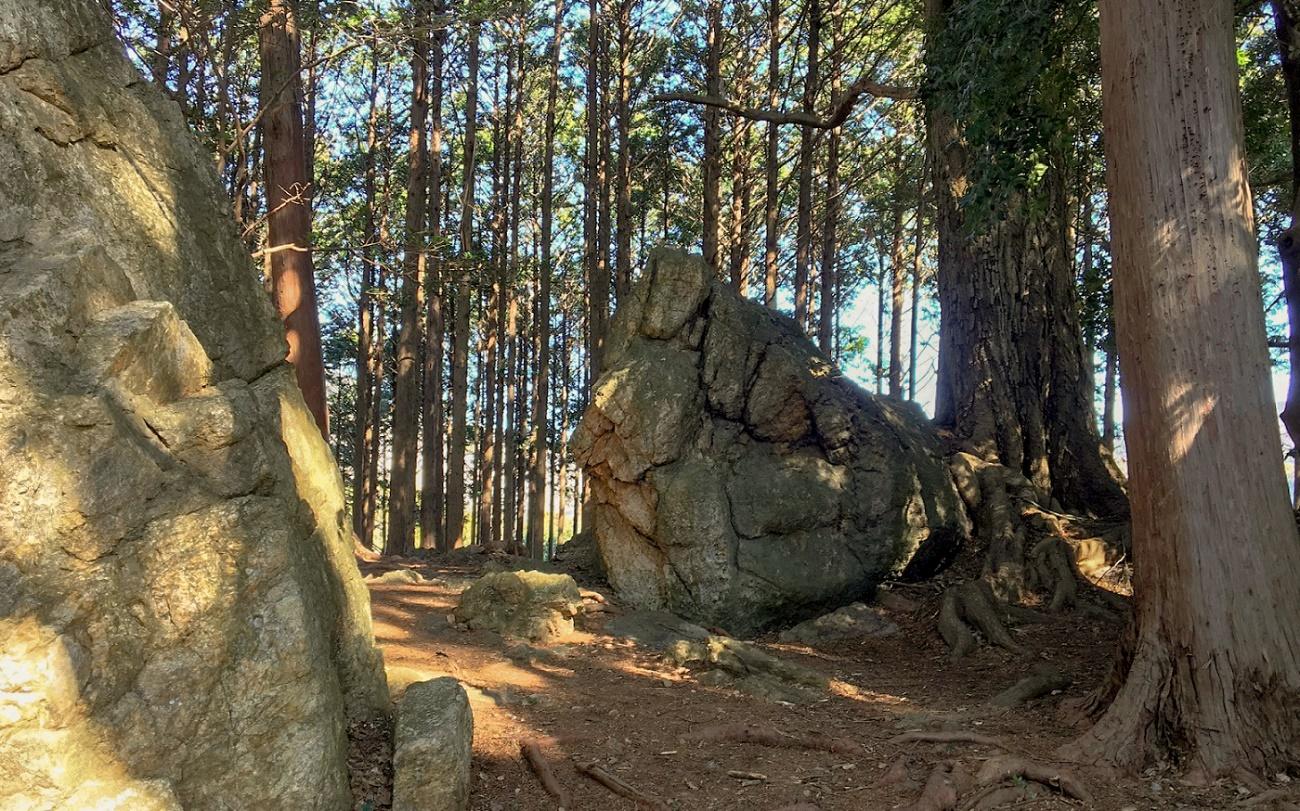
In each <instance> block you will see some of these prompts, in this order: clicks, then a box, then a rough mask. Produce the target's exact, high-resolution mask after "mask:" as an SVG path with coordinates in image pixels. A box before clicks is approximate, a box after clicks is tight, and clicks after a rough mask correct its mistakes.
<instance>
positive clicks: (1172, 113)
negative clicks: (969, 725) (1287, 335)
mask: <svg viewBox="0 0 1300 811" xmlns="http://www.w3.org/2000/svg"><path fill="white" fill-rule="evenodd" d="M1101 32H1102V48H1101V54H1102V80H1103V107H1104V122H1105V132H1106V139H1105V140H1106V156H1107V164H1108V167H1107V168H1108V182H1109V186H1110V194H1111V209H1110V213H1111V229H1112V245H1113V249H1114V258H1115V266H1114V282H1113V284H1114V291H1115V293H1114V297H1115V316H1116V327H1117V330H1118V336H1119V345H1120V355H1121V357H1122V358H1123V361H1124V383H1125V386H1124V408H1125V419H1126V429H1127V430H1126V432H1125V436H1126V438H1127V443H1128V453H1129V457H1128V458H1129V474H1130V485H1131V493H1132V504H1133V537H1134V550H1133V552H1134V559H1135V561H1136V564H1137V576H1136V580H1135V583H1134V595H1135V598H1136V602H1137V606H1136V614H1137V623H1138V626H1137V627H1138V631H1137V647H1136V649H1135V652H1134V655H1133V660H1132V665H1131V667H1130V669H1129V672H1128V677H1127V679H1126V681H1125V682H1124V686H1123V687H1122V688H1121V689H1120V691H1119V693H1118V694H1117V696H1116V697H1115V700H1114V702H1113V703H1112V705H1111V706H1110V708H1109V709H1108V710H1107V712H1106V714H1105V715H1104V716H1103V717H1102V718H1101V720H1100V721H1099V722H1098V724H1097V725H1096V726H1095V727H1094V728H1093V729H1092V730H1091V731H1090V732H1089V733H1087V734H1086V735H1085V736H1084V737H1083V738H1082V739H1081V740H1080V741H1078V742H1077V743H1076V744H1075V745H1074V747H1073V753H1074V754H1076V755H1082V756H1085V757H1087V758H1089V759H1093V760H1098V761H1103V762H1107V763H1112V764H1117V765H1120V766H1126V767H1140V766H1141V765H1142V764H1143V763H1145V762H1146V761H1148V760H1151V759H1154V758H1155V757H1156V756H1163V755H1165V754H1168V753H1171V752H1173V753H1178V754H1181V755H1184V756H1186V757H1187V758H1188V765H1189V767H1190V769H1191V772H1192V775H1193V776H1194V777H1198V778H1202V779H1209V778H1213V777H1216V776H1219V775H1224V774H1228V773H1231V772H1233V771H1235V770H1237V769H1241V768H1244V769H1247V770H1250V771H1253V772H1255V773H1257V774H1263V775H1272V774H1275V773H1276V772H1277V771H1278V770H1282V769H1293V768H1295V767H1296V765H1297V764H1300V717H1298V716H1297V714H1296V710H1295V708H1296V707H1297V706H1300V632H1298V630H1297V629H1300V588H1297V587H1296V586H1297V583H1300V541H1298V540H1297V536H1296V526H1295V521H1294V518H1293V516H1292V514H1291V509H1290V503H1289V501H1288V498H1287V492H1286V480H1285V476H1284V473H1283V470H1282V464H1281V459H1280V458H1279V456H1278V452H1277V432H1276V428H1275V427H1274V425H1275V423H1274V418H1273V398H1272V394H1271V386H1270V382H1269V379H1270V369H1269V360H1268V352H1267V349H1266V344H1265V332H1264V319H1263V311H1262V308H1261V306H1260V288H1259V278H1258V270H1257V255H1256V251H1257V248H1256V243H1255V236H1254V230H1253V227H1252V222H1251V202H1250V190H1249V188H1248V187H1247V184H1246V171H1245V164H1244V160H1243V152H1244V150H1243V145H1242V132H1241V108H1240V104H1239V99H1238V91H1237V75H1236V67H1235V42H1234V35H1233V24H1232V7H1231V5H1230V4H1226V3H1222V2H1218V1H1217V0H1149V1H1148V2H1146V3H1131V2H1128V0H1102V2H1101Z"/></svg>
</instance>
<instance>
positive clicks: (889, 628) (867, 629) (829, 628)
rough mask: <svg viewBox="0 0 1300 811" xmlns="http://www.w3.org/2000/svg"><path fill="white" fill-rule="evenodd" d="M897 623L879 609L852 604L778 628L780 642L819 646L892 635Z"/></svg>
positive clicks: (896, 630) (896, 628) (895, 630)
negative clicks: (790, 625) (793, 624)
mask: <svg viewBox="0 0 1300 811" xmlns="http://www.w3.org/2000/svg"><path fill="white" fill-rule="evenodd" d="M896 633H898V626H897V625H895V624H894V623H893V622H891V621H890V620H889V619H888V618H886V617H885V616H883V615H882V614H881V612H880V611H878V610H877V609H875V608H872V607H871V606H869V605H863V604H862V603H852V604H850V605H846V606H844V607H843V608H838V609H836V610H834V611H832V612H831V613H829V614H823V615H821V616H820V617H817V618H816V619H810V620H804V621H803V622H801V623H799V624H798V625H796V626H794V627H793V628H787V629H785V630H784V631H782V632H781V633H780V635H779V638H780V640H781V641H782V642H802V643H803V644H805V645H823V644H826V643H828V642H842V641H844V640H847V639H865V638H867V637H878V636H893V635H894V634H896Z"/></svg>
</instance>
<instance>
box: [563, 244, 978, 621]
mask: <svg viewBox="0 0 1300 811" xmlns="http://www.w3.org/2000/svg"><path fill="white" fill-rule="evenodd" d="M606 366H607V368H606V371H605V372H604V373H603V374H602V375H601V377H600V380H599V381H598V382H597V384H596V385H595V387H594V389H593V393H592V402H591V404H590V406H589V407H588V409H587V412H586V413H585V414H584V415H583V418H582V422H581V424H580V425H579V426H578V429H577V431H576V432H575V435H574V438H573V448H574V454H575V458H576V459H577V460H578V462H579V463H580V464H581V465H583V467H584V468H585V470H586V472H587V475H588V476H589V477H590V481H591V485H592V493H593V496H594V500H595V522H594V523H595V534H596V541H597V545H598V548H599V551H600V556H601V558H602V560H603V561H604V564H605V568H606V570H607V573H608V577H609V580H610V583H611V584H612V585H613V586H614V587H615V589H616V590H617V591H618V592H619V595H620V596H621V597H622V599H623V600H624V601H626V602H628V603H630V604H631V605H633V606H635V607H638V608H644V609H664V610H669V611H672V612H674V613H676V614H678V615H680V616H683V617H686V618H689V619H691V620H694V621H696V622H700V623H703V624H706V625H712V626H720V627H722V628H724V629H726V630H728V631H729V632H731V633H735V634H750V633H755V632H758V631H762V630H765V629H767V628H770V627H774V626H780V625H790V624H793V623H795V622H798V621H800V620H802V619H806V618H808V617H811V616H815V615H817V614H820V613H822V612H824V611H826V610H828V609H833V608H836V607H838V606H841V605H845V604H848V603H851V602H853V601H855V600H859V599H862V598H863V597H865V596H867V595H869V594H870V593H871V592H872V590H873V589H874V588H875V586H876V585H877V584H878V583H880V582H881V581H882V580H883V579H885V578H888V577H894V576H903V577H923V576H925V575H927V574H930V573H932V572H933V571H935V570H937V569H938V568H939V567H940V566H942V565H943V563H944V562H946V561H947V560H948V559H950V557H951V556H952V554H954V552H955V550H956V548H957V547H958V546H959V544H960V543H961V541H962V540H963V539H964V538H965V537H966V536H967V534H968V522H967V519H966V516H965V513H964V512H963V509H962V505H961V501H960V499H959V498H958V495H957V492H956V490H955V489H954V486H953V483H952V479H951V477H950V474H949V473H948V470H947V467H946V465H945V464H944V462H943V458H942V454H941V449H940V447H939V443H938V440H937V438H936V437H935V435H934V433H933V431H932V429H931V428H930V426H929V424H928V422H927V421H926V420H925V418H924V416H923V415H922V414H921V413H920V411H919V410H918V409H917V408H916V407H915V406H913V405H909V404H905V403H901V402H897V401H894V400H890V399H888V398H883V397H875V396H872V395H869V394H867V393H866V392H864V391H863V390H861V389H860V388H858V387H857V386H856V385H854V384H853V383H851V382H850V381H849V380H847V379H846V378H844V377H843V376H842V375H840V374H839V372H838V370H837V369H836V368H835V367H834V366H833V365H832V364H831V363H830V362H829V361H827V360H826V359H825V357H823V356H822V355H821V354H820V353H819V352H818V351H817V349H816V348H815V347H814V346H813V344H812V343H811V342H810V341H809V340H808V339H807V338H806V337H804V336H803V335H802V334H801V332H800V331H799V329H798V328H797V326H796V325H795V324H794V323H793V321H791V320H790V319H789V318H787V317H785V316H782V315H779V314H777V313H774V312H772V311H770V310H768V309H766V308H764V307H762V306H760V305H758V304H756V303H753V302H749V301H746V300H744V299H742V298H741V297H740V296H739V295H737V294H736V293H734V292H733V291H732V290H731V289H730V288H729V287H727V286H726V285H724V284H723V283H722V282H720V281H718V280H717V279H715V278H714V277H713V274H711V273H710V271H709V269H708V267H707V266H706V265H705V264H704V262H703V260H701V259H699V258H698V257H691V256H687V255H686V254H684V253H681V252H680V251H676V250H673V249H667V248H660V249H658V250H656V251H655V252H654V253H653V254H652V256H651V258H650V261H649V264H648V268H647V271H646V273H645V275H644V276H643V278H642V279H641V280H640V281H639V282H638V283H637V284H636V285H635V286H634V288H633V291H632V293H631V295H630V296H629V300H628V301H627V302H626V303H625V304H623V305H622V306H620V308H619V311H618V313H617V315H616V316H615V318H614V322H613V326H612V329H611V335H610V338H609V341H608V344H607V346H606Z"/></svg>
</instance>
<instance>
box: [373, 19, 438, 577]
mask: <svg viewBox="0 0 1300 811" xmlns="http://www.w3.org/2000/svg"><path fill="white" fill-rule="evenodd" d="M412 12H413V14H412V22H413V27H414V30H415V33H414V35H413V36H412V39H411V42H410V46H411V52H412V57H411V134H410V139H409V145H410V149H409V152H408V155H409V157H408V161H407V162H408V166H409V169H408V171H407V182H406V223H405V225H406V246H405V250H404V255H403V257H402V286H401V289H400V292H399V293H398V296H399V307H400V316H399V317H400V322H399V327H398V331H397V359H396V360H397V363H396V367H395V371H394V374H393V469H392V475H391V479H390V481H391V483H390V488H391V489H390V492H389V502H388V504H389V510H390V511H391V513H392V514H391V515H390V516H389V517H388V536H387V538H386V540H385V542H384V553H385V554H388V555H409V554H410V553H411V551H412V549H413V548H414V544H415V477H416V459H417V451H418V442H419V435H420V424H419V419H420V372H421V367H420V343H421V337H420V312H421V310H422V309H423V299H422V292H421V291H422V287H421V283H420V282H421V279H422V278H423V276H424V271H425V256H426V254H425V233H424V229H425V219H426V217H427V216H428V213H429V212H428V211H427V209H426V205H427V202H426V195H427V194H428V178H427V176H426V174H425V172H426V164H427V162H428V161H427V158H428V154H427V153H428V142H427V141H426V137H427V133H426V132H425V128H426V127H427V126H428V121H429V78H428V71H429V33H428V27H429V26H428V23H429V8H428V6H427V5H426V4H425V0H415V4H414V6H413V8H412Z"/></svg>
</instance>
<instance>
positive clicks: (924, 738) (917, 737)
mask: <svg viewBox="0 0 1300 811" xmlns="http://www.w3.org/2000/svg"><path fill="white" fill-rule="evenodd" d="M889 742H890V743H894V744H900V743H973V744H977V745H979V746H992V747H994V748H996V749H1002V750H1004V751H1007V752H1010V751H1012V749H1011V747H1009V746H1007V745H1006V744H1005V743H1003V742H1002V741H1001V740H999V739H997V738H994V737H992V736H991V735H981V734H979V733H978V732H960V731H958V732H926V731H924V730H919V729H914V730H912V731H911V732H904V733H903V734H902V735H896V736H894V737H893V738H890V739H889Z"/></svg>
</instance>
